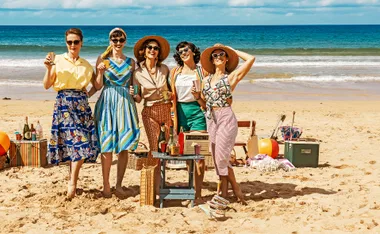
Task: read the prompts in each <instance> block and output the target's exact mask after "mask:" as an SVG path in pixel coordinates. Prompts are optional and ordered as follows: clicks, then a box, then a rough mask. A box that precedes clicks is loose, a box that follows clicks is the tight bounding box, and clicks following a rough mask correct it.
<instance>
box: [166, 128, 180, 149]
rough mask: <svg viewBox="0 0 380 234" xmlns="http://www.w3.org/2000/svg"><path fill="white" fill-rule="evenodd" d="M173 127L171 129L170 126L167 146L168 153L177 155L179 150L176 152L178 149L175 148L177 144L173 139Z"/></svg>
mask: <svg viewBox="0 0 380 234" xmlns="http://www.w3.org/2000/svg"><path fill="white" fill-rule="evenodd" d="M173 132H174V129H173V126H170V131H169V133H170V138H169V142H168V148H169V154H170V155H178V153H179V152H177V151H178V150H176V149H177V144H176V142H175V141H174V134H173Z"/></svg>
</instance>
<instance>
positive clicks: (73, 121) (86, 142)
mask: <svg viewBox="0 0 380 234" xmlns="http://www.w3.org/2000/svg"><path fill="white" fill-rule="evenodd" d="M97 141H98V140H97V137H96V132H95V125H94V120H93V118H92V112H91V108H90V106H89V104H88V100H87V95H86V93H85V92H83V91H77V90H61V91H59V92H58V95H57V98H56V103H55V105H54V113H53V122H52V128H51V140H50V142H49V153H48V157H49V159H50V162H51V163H52V164H58V163H60V162H65V161H69V160H70V161H72V162H76V161H79V160H82V159H84V160H85V162H95V161H96V158H97V156H98V153H99V147H98V143H97Z"/></svg>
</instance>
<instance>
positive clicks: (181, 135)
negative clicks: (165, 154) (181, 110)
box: [178, 126, 185, 155]
mask: <svg viewBox="0 0 380 234" xmlns="http://www.w3.org/2000/svg"><path fill="white" fill-rule="evenodd" d="M178 143H179V154H180V155H183V148H184V145H185V134H184V133H183V127H182V126H181V127H180V130H179V134H178Z"/></svg>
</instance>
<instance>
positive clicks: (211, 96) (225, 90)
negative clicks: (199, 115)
mask: <svg viewBox="0 0 380 234" xmlns="http://www.w3.org/2000/svg"><path fill="white" fill-rule="evenodd" d="M212 77H213V75H210V76H209V78H208V79H207V80H206V82H205V84H204V87H203V90H202V92H203V95H204V97H205V99H206V107H207V110H206V116H207V118H208V119H213V117H212V113H211V111H212V107H213V106H217V107H227V106H230V104H229V103H228V102H227V99H230V98H232V93H231V85H230V84H229V82H228V75H227V74H225V75H224V77H222V78H221V79H220V80H219V81H218V82H217V83H216V84H215V85H214V86H213V87H211V80H212Z"/></svg>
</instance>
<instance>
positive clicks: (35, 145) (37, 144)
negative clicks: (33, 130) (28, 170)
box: [9, 139, 47, 167]
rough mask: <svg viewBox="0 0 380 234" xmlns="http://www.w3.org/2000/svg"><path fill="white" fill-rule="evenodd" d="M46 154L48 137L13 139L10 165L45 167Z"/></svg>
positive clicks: (10, 150)
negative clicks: (31, 139)
mask: <svg viewBox="0 0 380 234" xmlns="http://www.w3.org/2000/svg"><path fill="white" fill-rule="evenodd" d="M46 155H47V140H46V139H42V140H39V141H16V140H11V146H10V148H9V158H10V163H9V166H10V167H17V166H30V167H44V166H46V165H47V158H46Z"/></svg>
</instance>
